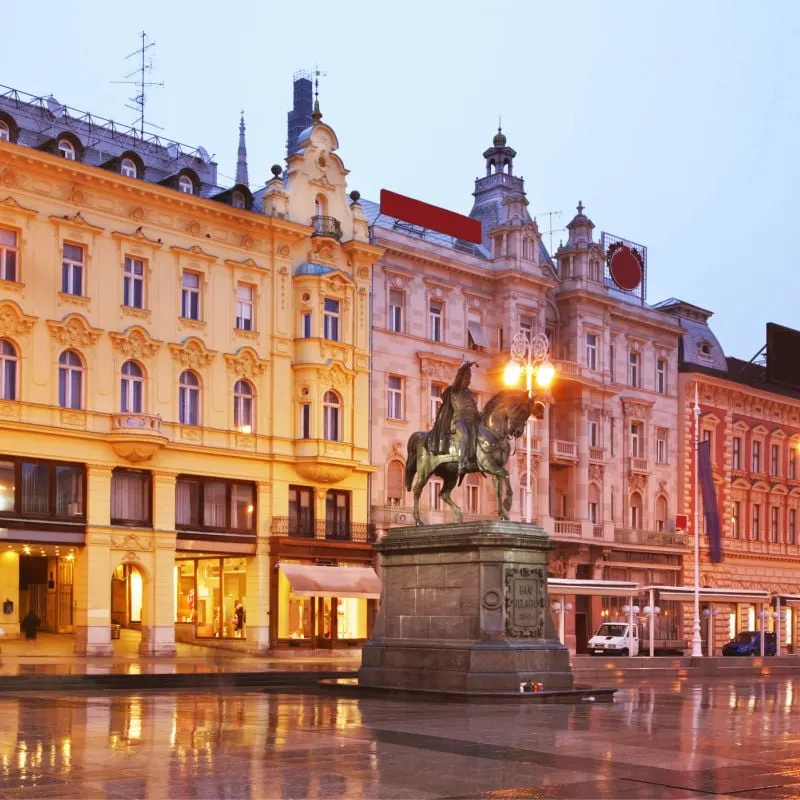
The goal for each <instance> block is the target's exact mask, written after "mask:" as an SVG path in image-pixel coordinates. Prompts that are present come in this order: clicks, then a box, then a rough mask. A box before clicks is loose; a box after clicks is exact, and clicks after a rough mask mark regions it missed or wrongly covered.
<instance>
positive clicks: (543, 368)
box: [503, 333, 556, 523]
mask: <svg viewBox="0 0 800 800" xmlns="http://www.w3.org/2000/svg"><path fill="white" fill-rule="evenodd" d="M523 373H525V389H526V390H527V392H528V398H530V399H533V383H534V381H535V382H536V385H537V386H539V387H540V388H542V389H547V388H548V387H549V386H550V384H551V383H552V382H553V378H554V377H555V374H556V368H555V367H554V366H553V364H552V362H551V361H550V340H549V339H548V338H547V336H546V334H544V333H537V334H536V335H535V336H532V337H528V335H527V334H525V333H518V334H517V335H516V336H514V338H513V339H512V340H511V359H510V361H509V362H508V364H506V368H505V371H504V373H503V382H504V383H505V384H506V386H516V385H517V384H518V383H519V379H520V375H522V374H523ZM532 428H533V418H532V417H531V418H530V419H528V424H527V425H526V426H525V522H527V523H531V522H533V498H532V497H531V435H532V434H531V431H532Z"/></svg>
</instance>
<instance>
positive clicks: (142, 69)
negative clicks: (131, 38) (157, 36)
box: [112, 31, 164, 139]
mask: <svg viewBox="0 0 800 800" xmlns="http://www.w3.org/2000/svg"><path fill="white" fill-rule="evenodd" d="M141 37H142V45H141V47H139V48H138V49H137V50H134V51H133V52H132V53H129V54H128V55H127V56H125V58H126V59H128V58H133V57H134V56H139V60H140V64H139V66H138V67H137V68H136V69H135V70H134V71H133V72H130V73H128V74H127V75H126V76H125V80H124V81H112V83H125V84H130V85H132V86H137V87H138V89H139V93H138V94H136V95H134V96H133V97H130V98H128V99H129V100H130V102H131V103H133V105H126V106H125V108H129V109H130V110H131V111H136V112H138V114H139V117H138V119H137V120H136V122H134V123H133V128H134V130H135V129H136V126H137V125H138V126H139V136H140V137H141V138H142V139H144V126H145V121H144V106H145V103H146V102H147V95H146V93H145V89H147V88H149V87H150V86H163V85H164V83H163V81H160V82H156V81H146V80H145V75H146V74H147V73H148V72H151V71H152V69H153V62H152V61H149V60H145V55H146V54H147V51H148V50H149V49H150V48H151V47H155V45H156V43H155V42H147V34H146V33H145V32H144V31H142V33H141ZM134 76H138V78H137V80H130V79H131V78H133V77H134ZM147 124H148V125H149V126H150V127H153V128H158V129H159V130H163V129H162V128H159V126H158V125H153V123H152V122H148V123H147Z"/></svg>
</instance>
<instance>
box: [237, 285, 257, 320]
mask: <svg viewBox="0 0 800 800" xmlns="http://www.w3.org/2000/svg"><path fill="white" fill-rule="evenodd" d="M254 297H255V289H254V288H253V287H252V286H248V285H247V284H246V283H239V284H237V285H236V329H237V330H240V331H252V330H254V329H255V325H254V324H253V298H254Z"/></svg>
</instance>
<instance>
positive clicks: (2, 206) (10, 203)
mask: <svg viewBox="0 0 800 800" xmlns="http://www.w3.org/2000/svg"><path fill="white" fill-rule="evenodd" d="M0 211H13V212H14V213H15V214H23V215H25V216H26V217H28V218H33V217H35V216H38V214H39V212H38V211H34V210H33V209H32V208H25V206H21V205H20V204H19V203H18V202H17V201H16V200H15V199H14V198H13V197H12V196H11V195H9V196H8V197H6V199H5V200H0Z"/></svg>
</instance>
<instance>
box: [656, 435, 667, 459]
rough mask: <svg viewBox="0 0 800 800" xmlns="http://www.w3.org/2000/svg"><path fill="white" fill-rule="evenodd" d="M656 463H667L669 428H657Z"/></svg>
mask: <svg viewBox="0 0 800 800" xmlns="http://www.w3.org/2000/svg"><path fill="white" fill-rule="evenodd" d="M656 463H657V464H666V463H667V429H666V428H656Z"/></svg>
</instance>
